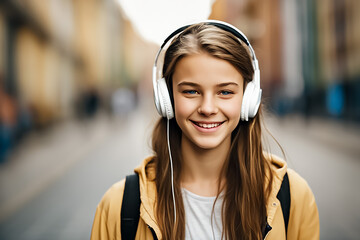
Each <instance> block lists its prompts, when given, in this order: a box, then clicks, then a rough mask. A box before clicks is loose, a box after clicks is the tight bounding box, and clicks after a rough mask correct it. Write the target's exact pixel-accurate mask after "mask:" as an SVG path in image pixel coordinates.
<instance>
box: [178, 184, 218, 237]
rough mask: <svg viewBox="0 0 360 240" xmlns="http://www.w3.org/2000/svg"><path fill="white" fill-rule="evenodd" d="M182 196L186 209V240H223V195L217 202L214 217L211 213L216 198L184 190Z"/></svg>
mask: <svg viewBox="0 0 360 240" xmlns="http://www.w3.org/2000/svg"><path fill="white" fill-rule="evenodd" d="M182 196H183V202H184V208H185V239H187V240H190V239H197V240H202V239H204V240H209V239H221V233H222V220H221V206H222V203H223V198H222V195H221V194H220V196H219V198H218V199H217V200H216V203H215V208H214V214H213V215H211V213H212V209H213V205H214V201H215V198H216V197H203V196H199V195H196V194H194V193H192V192H190V191H188V190H186V189H184V188H182ZM211 218H212V222H211Z"/></svg>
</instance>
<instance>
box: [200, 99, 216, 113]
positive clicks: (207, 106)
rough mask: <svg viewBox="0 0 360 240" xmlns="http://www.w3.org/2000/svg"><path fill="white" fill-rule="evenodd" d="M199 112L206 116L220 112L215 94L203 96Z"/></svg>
mask: <svg viewBox="0 0 360 240" xmlns="http://www.w3.org/2000/svg"><path fill="white" fill-rule="evenodd" d="M198 112H199V113H200V114H201V115H205V116H211V115H213V114H216V113H217V112H218V107H217V105H216V100H215V99H214V97H213V96H211V95H210V94H209V95H206V96H204V97H203V99H202V101H201V103H200V106H199V109H198Z"/></svg>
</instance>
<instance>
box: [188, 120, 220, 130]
mask: <svg viewBox="0 0 360 240" xmlns="http://www.w3.org/2000/svg"><path fill="white" fill-rule="evenodd" d="M191 122H192V123H194V124H195V125H196V126H198V127H201V128H206V129H211V128H217V127H219V126H220V125H221V124H223V123H224V122H216V123H201V122H195V121H191Z"/></svg>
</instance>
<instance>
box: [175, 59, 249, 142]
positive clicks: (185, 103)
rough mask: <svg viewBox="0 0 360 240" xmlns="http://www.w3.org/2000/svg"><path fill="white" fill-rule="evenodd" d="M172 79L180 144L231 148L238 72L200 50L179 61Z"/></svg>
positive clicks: (240, 93)
mask: <svg viewBox="0 0 360 240" xmlns="http://www.w3.org/2000/svg"><path fill="white" fill-rule="evenodd" d="M172 79H173V96H174V104H175V107H174V108H175V118H176V122H177V124H178V125H179V127H180V128H181V130H182V142H183V144H184V142H185V144H186V143H188V144H187V145H190V146H191V145H192V146H197V147H199V148H201V149H215V148H218V147H230V143H231V133H232V132H233V130H234V129H235V128H236V126H237V124H238V123H239V121H240V110H241V102H242V97H243V82H244V80H243V77H242V76H241V74H240V73H239V71H237V70H236V69H235V68H234V67H233V66H232V65H231V64H230V63H229V62H227V61H225V60H221V59H219V58H215V57H212V56H210V55H208V54H205V53H202V54H195V55H190V56H186V57H184V58H182V59H181V60H179V62H178V63H177V64H176V66H175V71H174V74H173V78H172Z"/></svg>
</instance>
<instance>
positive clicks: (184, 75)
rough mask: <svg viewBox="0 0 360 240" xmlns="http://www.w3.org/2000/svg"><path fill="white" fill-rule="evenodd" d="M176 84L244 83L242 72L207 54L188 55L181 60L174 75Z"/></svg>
mask: <svg viewBox="0 0 360 240" xmlns="http://www.w3.org/2000/svg"><path fill="white" fill-rule="evenodd" d="M173 81H174V84H178V83H180V82H181V81H187V82H196V83H198V84H211V83H214V84H221V83H223V82H229V81H233V82H235V83H237V84H239V85H241V84H242V83H243V77H242V76H241V74H240V72H239V71H238V70H237V69H236V68H235V67H234V66H233V65H232V64H231V63H229V62H228V61H226V60H223V59H220V58H216V57H213V56H211V55H209V54H206V53H201V54H193V55H188V56H185V57H183V58H182V59H180V60H179V61H178V62H177V64H176V66H175V71H174V74H173Z"/></svg>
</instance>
